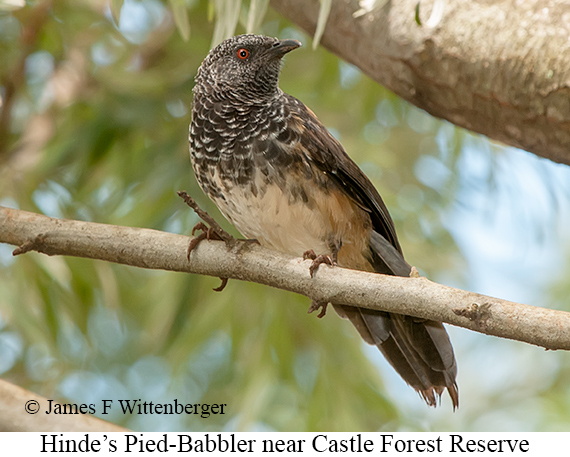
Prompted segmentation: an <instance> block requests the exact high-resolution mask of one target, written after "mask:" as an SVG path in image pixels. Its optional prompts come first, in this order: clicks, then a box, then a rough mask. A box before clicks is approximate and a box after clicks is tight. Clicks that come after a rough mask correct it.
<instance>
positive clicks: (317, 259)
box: [303, 249, 336, 278]
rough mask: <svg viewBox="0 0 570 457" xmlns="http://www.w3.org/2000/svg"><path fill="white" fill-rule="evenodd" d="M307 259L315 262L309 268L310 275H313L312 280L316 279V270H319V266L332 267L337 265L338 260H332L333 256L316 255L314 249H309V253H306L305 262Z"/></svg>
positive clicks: (304, 255)
mask: <svg viewBox="0 0 570 457" xmlns="http://www.w3.org/2000/svg"><path fill="white" fill-rule="evenodd" d="M307 259H310V260H312V261H313V263H312V264H311V266H310V267H309V273H310V274H311V278H312V277H314V275H315V270H316V269H317V268H319V266H320V265H321V264H322V263H324V264H326V265H330V266H331V267H333V266H335V265H336V260H334V259H333V258H331V256H329V255H325V254H320V255H317V254H315V251H313V250H312V249H309V250H308V251H305V252H304V253H303V260H307Z"/></svg>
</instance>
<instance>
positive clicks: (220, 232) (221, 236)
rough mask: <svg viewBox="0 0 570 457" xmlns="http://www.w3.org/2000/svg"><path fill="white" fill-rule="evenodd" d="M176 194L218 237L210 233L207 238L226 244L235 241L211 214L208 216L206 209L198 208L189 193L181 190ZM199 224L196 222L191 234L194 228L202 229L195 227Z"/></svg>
mask: <svg viewBox="0 0 570 457" xmlns="http://www.w3.org/2000/svg"><path fill="white" fill-rule="evenodd" d="M177 194H178V195H179V196H180V198H182V200H184V203H186V204H187V205H188V206H189V207H190V208H192V209H193V210H194V212H195V213H196V214H197V215H198V217H199V218H200V219H202V220H203V221H204V222H205V223H206V224H208V225H209V226H210V230H212V232H213V233H215V234H216V235H217V236H218V238H213V237H212V235H211V234H210V238H208V239H209V240H214V239H216V240H222V241H225V242H226V244H228V245H231V244H233V243H235V238H234V237H233V236H231V235H230V234H229V233H228V232H226V231H225V230H224V229H223V228H222V227H220V224H218V223H217V222H216V220H215V219H214V218H213V217H212V216H210V215H209V214H208V213H207V212H206V211H204V210H203V209H202V208H200V207H199V206H198V203H196V201H195V200H194V199H193V198H192V197H190V195H188V194H187V193H186V192H185V191H183V190H182V191H179V192H177ZM199 225H200V223H199V224H197V225H196V227H194V230H193V231H192V234H194V231H195V230H199V229H200V230H202V227H199V228H197V227H198V226H199ZM202 226H204V224H202ZM200 241H201V240H200Z"/></svg>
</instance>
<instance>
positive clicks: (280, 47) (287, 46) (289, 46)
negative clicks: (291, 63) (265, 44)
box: [269, 40, 301, 58]
mask: <svg viewBox="0 0 570 457" xmlns="http://www.w3.org/2000/svg"><path fill="white" fill-rule="evenodd" d="M300 46H301V42H300V41H297V40H281V41H276V42H275V43H274V44H273V46H271V49H269V53H270V54H271V55H273V56H275V57H279V58H281V57H283V56H284V55H285V54H287V53H288V52H290V51H292V50H293V49H297V48H298V47H300Z"/></svg>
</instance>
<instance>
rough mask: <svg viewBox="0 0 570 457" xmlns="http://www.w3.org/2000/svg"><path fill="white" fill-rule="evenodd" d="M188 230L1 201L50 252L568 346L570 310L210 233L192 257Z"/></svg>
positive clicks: (24, 239)
mask: <svg viewBox="0 0 570 457" xmlns="http://www.w3.org/2000/svg"><path fill="white" fill-rule="evenodd" d="M189 241H190V238H189V237H186V236H182V235H173V234H171V233H165V232H159V231H156V230H149V229H141V228H130V227H119V226H114V225H105V224H95V223H91V222H80V221H70V220H61V219H53V218H50V217H47V216H41V215H39V214H34V213H28V212H25V211H19V210H15V209H9V208H5V207H1V206H0V242H4V243H10V244H13V245H17V246H20V248H19V253H23V252H27V251H30V250H34V251H39V252H43V253H45V254H48V255H71V256H78V257H87V258H91V259H100V260H105V261H109V262H116V263H122V264H125V265H132V266H136V267H141V268H152V269H162V270H171V271H182V272H187V273H195V274H203V275H209V276H217V277H222V278H233V279H241V280H244V281H252V282H257V283H260V284H266V285H269V286H272V287H276V288H279V289H284V290H289V291H291V292H297V293H299V294H302V295H305V296H307V297H309V298H311V299H313V300H315V301H316V302H331V303H335V304H350V305H358V306H361V307H364V308H372V309H378V310H382V311H388V312H393V313H400V314H408V315H411V316H417V317H420V318H425V319H433V320H437V321H442V322H447V323H449V324H453V325H457V326H460V327H465V328H468V329H471V330H474V331H477V332H481V333H486V334H488V335H495V336H500V337H503V338H510V339H514V340H519V341H524V342H527V343H531V344H535V345H537V346H542V347H545V348H547V349H566V350H569V349H570V313H566V312H563V311H555V310H550V309H544V308H537V307H533V306H528V305H521V304H518V303H513V302H509V301H506V300H500V299H497V298H492V297H488V296H485V295H480V294H476V293H473V292H466V291H463V290H459V289H453V288H451V287H446V286H442V285H439V284H436V283H433V282H431V281H428V280H427V279H425V278H402V277H396V276H385V275H380V274H374V273H366V272H362V271H354V270H347V269H344V268H339V267H335V268H330V267H327V266H325V265H323V266H321V267H320V268H319V270H318V271H317V272H316V274H315V277H314V278H311V277H310V276H309V266H310V264H311V262H310V261H303V260H302V259H301V258H294V257H291V256H287V255H284V254H280V253H277V252H274V251H269V250H267V249H264V248H262V247H261V246H258V245H254V244H251V243H238V244H237V245H236V246H235V247H234V248H232V249H231V251H229V252H228V250H227V248H226V244H225V243H223V242H220V241H204V242H202V243H200V245H199V246H198V247H197V248H196V249H195V250H194V251H192V254H191V256H190V260H188V259H187V258H186V250H187V247H188V243H189Z"/></svg>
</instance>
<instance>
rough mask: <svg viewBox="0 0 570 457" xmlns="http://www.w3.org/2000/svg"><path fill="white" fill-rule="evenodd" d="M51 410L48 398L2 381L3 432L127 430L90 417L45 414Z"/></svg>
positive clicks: (0, 423)
mask: <svg viewBox="0 0 570 457" xmlns="http://www.w3.org/2000/svg"><path fill="white" fill-rule="evenodd" d="M56 404H58V403H55V402H52V406H51V408H52V409H53V408H55V405H56ZM49 408H50V406H49V403H48V399H47V398H44V397H40V396H39V395H36V394H35V393H33V392H30V391H28V390H24V389H22V388H21V387H18V386H15V385H13V384H10V383H9V382H6V381H3V380H1V379H0V432H125V431H127V429H125V428H123V427H119V426H118V425H114V424H112V423H110V422H106V421H104V420H101V419H98V418H97V417H93V416H90V415H89V414H69V415H66V414H45V412H46V411H49ZM28 411H30V412H28ZM33 411H36V413H31V412H33Z"/></svg>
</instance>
